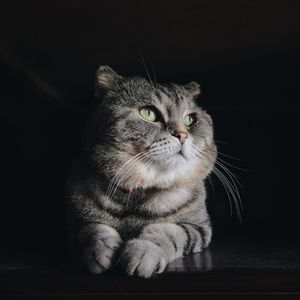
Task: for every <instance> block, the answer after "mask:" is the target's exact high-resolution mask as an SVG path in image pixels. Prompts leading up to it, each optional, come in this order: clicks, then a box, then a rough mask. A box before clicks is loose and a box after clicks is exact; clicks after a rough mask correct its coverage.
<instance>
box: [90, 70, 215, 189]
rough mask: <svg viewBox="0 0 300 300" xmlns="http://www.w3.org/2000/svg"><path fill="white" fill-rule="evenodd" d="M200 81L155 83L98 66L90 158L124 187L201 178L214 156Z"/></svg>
mask: <svg viewBox="0 0 300 300" xmlns="http://www.w3.org/2000/svg"><path fill="white" fill-rule="evenodd" d="M199 94H200V86H199V84H197V83H195V82H191V83H189V84H187V85H177V84H168V85H160V84H156V83H155V84H154V83H151V82H149V81H147V80H146V79H144V78H142V77H131V78H125V77H122V76H120V75H118V74H117V73H115V72H114V71H113V70H112V69H111V68H109V67H106V66H101V67H100V68H99V69H98V70H97V74H96V96H95V97H96V100H97V102H98V104H97V109H96V111H95V112H94V114H93V117H92V118H91V119H90V122H89V125H88V127H87V130H86V136H87V140H86V146H87V149H88V150H89V151H88V155H89V158H90V160H91V162H92V163H93V164H94V165H95V166H96V167H97V169H98V170H99V171H100V172H102V174H103V175H105V176H106V177H107V178H108V179H112V178H113V177H114V176H115V177H114V178H115V179H114V180H115V181H116V183H117V184H119V185H120V186H121V187H123V188H127V189H136V188H150V187H157V188H168V187H172V186H182V185H186V184H188V183H193V182H195V180H197V179H204V178H205V177H206V176H207V175H208V174H209V173H210V171H211V170H212V167H213V164H214V161H215V158H216V146H215V144H214V141H213V124H212V120H211V118H210V116H209V115H208V114H207V113H206V112H205V111H204V110H202V109H201V108H199V107H198V106H197V105H196V103H195V98H196V97H197V96H198V95H199Z"/></svg>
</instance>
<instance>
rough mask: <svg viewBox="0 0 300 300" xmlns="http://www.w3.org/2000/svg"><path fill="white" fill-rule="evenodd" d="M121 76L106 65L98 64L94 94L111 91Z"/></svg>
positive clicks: (117, 84)
mask: <svg viewBox="0 0 300 300" xmlns="http://www.w3.org/2000/svg"><path fill="white" fill-rule="evenodd" d="M122 79H123V77H122V76H120V75H119V74H117V73H116V72H115V71H114V70H113V69H112V68H110V67H108V66H100V67H99V68H98V69H97V72H96V88H95V96H96V97H97V96H101V95H103V94H106V93H109V92H113V91H114V90H115V89H116V88H117V87H118V86H119V84H120V82H121V81H122Z"/></svg>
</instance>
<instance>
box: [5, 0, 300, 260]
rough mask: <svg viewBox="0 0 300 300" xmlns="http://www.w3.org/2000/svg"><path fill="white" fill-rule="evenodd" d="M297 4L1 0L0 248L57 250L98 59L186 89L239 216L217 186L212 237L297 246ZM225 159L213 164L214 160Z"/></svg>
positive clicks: (211, 203)
mask: <svg viewBox="0 0 300 300" xmlns="http://www.w3.org/2000/svg"><path fill="white" fill-rule="evenodd" d="M299 29H300V4H299V1H291V0H285V1H274V0H273V1H269V0H265V1H262V0H260V1H258V0H254V1H253V0H252V1H250V0H249V1H246V0H242V1H241V0H240V1H237V0H236V1H221V0H203V1H196V0H185V1H179V0H178V1H175V0H173V1H115V0H114V1H111V0H110V1H108V0H107V1H78V0H77V1H69V2H67V1H64V2H63V1H60V2H58V1H57V2H54V1H39V2H38V1H36V2H32V1H9V2H8V1H7V3H5V1H4V2H1V8H0V99H1V109H0V114H1V115H0V122H1V126H0V136H1V147H0V166H1V168H0V172H1V178H0V180H1V190H0V192H1V198H0V236H1V248H2V249H6V250H7V251H17V252H19V253H21V254H23V253H25V252H26V251H27V250H30V251H33V250H34V251H36V252H39V253H50V256H49V257H54V256H55V255H54V254H57V255H60V253H62V250H61V249H62V247H64V246H65V241H66V238H65V225H64V224H65V222H64V213H65V212H64V183H65V179H66V176H67V172H68V169H69V168H70V165H71V162H72V159H73V158H74V157H75V156H76V154H77V153H78V151H79V149H80V132H81V129H82V127H83V125H84V122H85V120H86V117H87V113H88V111H89V108H90V107H91V103H92V101H93V99H92V98H93V92H94V73H95V70H96V68H97V66H98V65H99V64H102V65H109V66H111V67H113V68H114V69H115V70H117V71H118V72H119V73H120V74H123V75H135V74H139V75H143V76H146V71H145V68H144V65H143V62H142V58H141V56H142V57H143V58H144V60H145V62H146V65H147V67H148V69H149V72H150V75H151V76H154V75H153V70H155V74H156V78H157V80H158V81H161V82H169V81H173V82H177V83H187V82H189V81H192V80H194V81H198V82H200V83H201V84H202V90H203V93H202V95H201V97H200V98H199V104H200V105H201V106H202V107H204V108H205V109H206V110H207V111H208V112H209V113H210V114H211V115H212V117H213V120H214V123H215V134H216V140H217V141H218V146H219V149H220V151H221V152H222V153H225V154H227V155H230V156H234V157H237V158H238V160H234V159H230V158H225V159H226V161H227V162H228V163H230V164H234V165H235V166H237V167H239V168H243V169H248V170H239V169H234V168H231V167H230V170H231V171H233V172H234V173H235V174H237V175H238V176H239V178H240V182H241V183H242V185H243V188H240V193H241V197H242V201H243V204H244V213H243V222H242V223H240V222H239V221H238V218H237V215H236V213H235V212H233V214H232V216H231V215H230V206H229V201H228V199H227V196H226V193H225V191H224V189H223V188H222V186H221V185H220V183H218V179H217V178H216V177H215V176H212V181H213V182H214V187H215V191H214V194H213V191H212V189H211V188H210V186H209V185H208V188H209V199H208V202H209V206H210V211H211V215H212V217H213V223H214V227H215V236H216V237H215V238H216V239H218V238H219V237H223V236H237V237H238V238H240V239H241V240H242V239H248V240H251V239H253V240H254V239H256V238H259V239H264V240H268V239H271V238H272V239H274V238H275V239H277V240H278V243H279V244H280V243H283V242H284V241H285V240H286V239H290V240H294V241H295V240H296V241H297V240H299V234H298V231H299V225H300V218H299V209H300V204H299V200H300V199H299V192H298V191H299V184H298V179H299V163H298V154H299V150H300V149H299V143H298V138H299V117H300V115H299V112H300V105H299V98H300V85H299V84H300V80H299V65H300V59H299V47H300V36H299ZM223 158H224V157H223Z"/></svg>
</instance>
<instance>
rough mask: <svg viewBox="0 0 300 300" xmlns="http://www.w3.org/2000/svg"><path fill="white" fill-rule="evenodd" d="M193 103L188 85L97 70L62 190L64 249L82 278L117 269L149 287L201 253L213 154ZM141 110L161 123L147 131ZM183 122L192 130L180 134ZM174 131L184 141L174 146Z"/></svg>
mask: <svg viewBox="0 0 300 300" xmlns="http://www.w3.org/2000/svg"><path fill="white" fill-rule="evenodd" d="M199 93H200V87H199V84H197V83H195V82H191V83H190V84H187V85H185V86H180V85H177V84H169V85H158V84H157V85H155V86H153V85H152V83H149V82H148V81H146V80H145V79H144V78H141V77H133V78H124V77H122V76H120V75H118V74H117V73H115V72H114V71H113V70H112V69H111V68H109V67H103V66H102V67H100V68H99V69H98V71H97V74H96V99H97V101H98V103H97V109H96V110H95V111H94V112H93V114H92V116H91V118H90V119H89V122H88V125H87V128H86V131H85V135H84V151H83V154H82V155H81V157H79V158H78V160H77V161H76V162H75V163H74V166H73V169H72V171H71V173H70V177H69V180H68V183H67V206H68V220H69V228H70V240H71V243H72V245H74V246H75V247H77V249H79V250H80V251H81V261H82V263H83V265H84V266H85V267H87V268H88V269H89V271H90V272H92V273H101V272H103V271H105V270H107V269H109V268H112V267H113V266H114V264H115V262H116V261H120V263H121V264H122V265H123V266H124V268H125V269H126V271H127V272H128V274H130V275H133V274H135V275H138V276H141V277H150V276H152V275H154V274H155V273H160V272H162V271H163V270H164V269H165V266H166V265H167V264H168V263H169V262H170V261H172V260H174V259H175V258H178V257H181V256H183V255H188V254H190V253H195V252H199V251H202V250H203V249H204V248H206V247H207V246H208V245H209V243H210V240H211V235H212V230H211V225H210V220H209V216H208V214H207V210H206V204H205V198H206V192H205V187H204V179H205V178H206V177H207V175H208V174H209V173H210V172H211V170H212V168H213V165H214V162H215V159H216V153H217V151H216V146H215V144H214V142H213V125H212V121H211V118H210V117H209V115H208V114H207V113H206V112H205V111H203V110H202V109H201V108H199V107H197V105H196V104H195V101H194V100H195V98H196V97H197V96H198V95H199ZM149 105H151V106H154V107H156V109H157V110H158V111H159V112H160V114H161V119H160V120H159V121H157V122H155V123H153V122H148V121H145V120H144V119H143V118H142V117H141V116H140V114H139V110H140V109H141V108H142V107H144V106H149ZM191 113H193V114H194V116H195V117H197V120H198V121H197V123H196V124H194V125H193V126H191V127H190V128H187V127H186V126H185V125H184V123H183V117H184V115H186V114H191ZM179 131H180V132H183V131H184V132H185V133H187V134H188V137H187V139H186V140H185V141H184V143H183V144H181V143H180V141H179V139H178V138H177V137H176V134H175V133H177V132H179ZM180 151H181V152H180ZM126 191H128V192H126Z"/></svg>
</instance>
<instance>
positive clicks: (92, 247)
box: [81, 236, 122, 274]
mask: <svg viewBox="0 0 300 300" xmlns="http://www.w3.org/2000/svg"><path fill="white" fill-rule="evenodd" d="M121 244H122V240H121V238H120V237H117V236H111V237H106V238H105V239H98V240H94V241H93V242H91V243H90V244H89V245H87V246H86V247H85V248H84V250H83V252H82V255H81V261H82V264H83V265H84V266H85V267H86V268H87V269H88V270H89V271H90V272H91V273H93V274H99V273H102V272H104V271H106V270H108V269H110V268H112V266H113V264H114V261H115V257H116V253H117V252H118V250H119V249H120V246H121Z"/></svg>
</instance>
